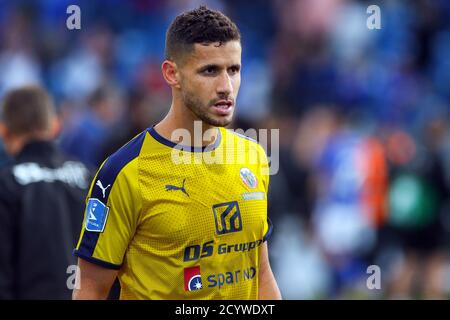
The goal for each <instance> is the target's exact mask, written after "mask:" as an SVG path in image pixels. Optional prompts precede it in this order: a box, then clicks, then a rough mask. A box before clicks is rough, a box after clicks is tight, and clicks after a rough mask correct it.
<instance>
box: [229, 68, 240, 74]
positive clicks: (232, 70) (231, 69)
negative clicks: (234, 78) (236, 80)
mask: <svg viewBox="0 0 450 320" xmlns="http://www.w3.org/2000/svg"><path fill="white" fill-rule="evenodd" d="M238 72H239V68H237V67H232V68H230V73H231V74H235V73H238Z"/></svg>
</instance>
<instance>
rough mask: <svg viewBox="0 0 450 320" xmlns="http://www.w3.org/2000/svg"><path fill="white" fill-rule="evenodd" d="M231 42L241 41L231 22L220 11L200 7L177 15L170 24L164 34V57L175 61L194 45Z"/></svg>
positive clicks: (235, 27)
mask: <svg viewBox="0 0 450 320" xmlns="http://www.w3.org/2000/svg"><path fill="white" fill-rule="evenodd" d="M232 40H238V41H240V40H241V34H240V32H239V29H238V27H237V26H236V25H235V24H234V23H233V21H231V20H230V18H228V17H227V16H226V15H224V14H223V13H222V12H220V11H215V10H211V9H209V8H207V7H206V6H200V7H198V8H197V9H194V10H190V11H186V12H184V13H182V14H180V15H178V16H177V17H176V18H175V20H174V21H173V22H172V24H171V25H170V27H169V29H168V30H167V33H166V50H165V56H166V59H168V60H173V61H175V60H177V59H179V58H180V57H181V56H182V55H183V54H185V53H188V52H191V51H192V50H193V48H194V44H195V43H202V44H209V43H214V42H219V43H220V44H222V43H225V42H228V41H232Z"/></svg>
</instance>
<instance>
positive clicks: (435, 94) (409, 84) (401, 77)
mask: <svg viewBox="0 0 450 320" xmlns="http://www.w3.org/2000/svg"><path fill="white" fill-rule="evenodd" d="M71 4H77V5H78V6H80V8H81V30H68V29H67V27H66V19H67V18H68V16H69V14H67V13H66V9H67V7H68V6H69V5H71ZM200 4H207V5H208V6H209V7H211V8H213V9H219V10H222V11H223V12H225V13H226V14H227V15H229V16H230V17H231V18H232V19H233V20H234V21H235V22H236V23H237V25H238V26H239V28H240V30H241V33H242V38H243V40H242V41H243V68H242V85H241V91H240V94H239V98H238V103H237V117H236V121H235V123H234V124H233V127H234V128H242V129H244V130H246V129H248V128H256V129H259V128H267V129H271V128H273V129H280V156H279V159H280V170H279V172H278V173H277V174H276V175H274V176H272V177H271V190H270V197H269V206H270V208H269V216H270V217H271V219H272V221H273V223H274V226H275V230H274V234H273V237H272V238H271V239H270V242H269V246H270V254H271V263H272V268H273V270H274V273H275V276H276V278H277V280H278V284H279V286H280V289H281V292H282V295H283V297H284V298H285V299H429V298H445V299H447V298H449V297H450V256H449V246H450V139H449V138H450V125H449V112H450V59H449V57H450V19H449V17H450V2H448V1H445V0H418V1H400V0H385V1H350V0H273V1H269V0H252V1H243V0H240V1H239V0H215V1H205V0H204V1H196V0H183V1H181V0H180V1H175V0H174V1H170V0H166V1H163V0H127V1H125V0H109V1H92V0H89V1H88V0H86V1H75V0H70V1H66V0H36V1H21V0H15V1H5V0H0V98H1V97H3V96H4V94H5V92H7V91H8V90H10V89H12V88H16V87H18V86H21V85H25V84H41V85H43V86H45V87H46V88H47V89H48V90H49V91H50V92H51V94H52V96H53V97H54V99H55V102H56V104H57V108H58V112H59V115H60V117H61V119H62V121H63V127H62V128H63V130H62V132H61V135H60V137H59V139H58V143H59V144H60V146H61V147H62V148H63V150H64V151H65V152H66V153H68V154H69V155H71V156H73V157H77V158H79V159H80V160H82V161H83V162H84V163H86V164H87V165H89V166H90V167H92V168H94V169H95V168H98V166H99V164H100V163H101V162H102V161H103V160H104V159H105V158H106V157H107V156H108V155H109V154H111V153H112V152H113V151H115V150H116V149H117V148H118V147H120V146H121V145H123V144H124V143H126V142H127V141H128V140H129V139H131V138H132V137H133V136H134V135H136V134H137V133H138V132H140V131H142V130H144V129H145V128H147V127H148V126H150V125H152V124H155V123H156V122H157V121H158V120H160V119H161V118H162V117H163V115H164V114H165V113H166V112H167V111H168V108H169V107H170V99H171V96H170V90H169V88H168V86H167V85H166V84H165V82H164V80H163V78H162V76H161V72H160V65H161V62H162V61H163V51H164V37H165V31H166V29H167V27H168V26H169V24H170V22H171V21H172V19H173V18H174V17H175V16H176V15H177V14H179V13H180V12H182V11H184V10H186V9H190V8H194V7H196V6H198V5H200ZM371 4H376V5H378V6H379V7H380V9H381V29H379V30H376V29H375V30H369V29H368V28H367V26H366V20H367V18H368V17H369V16H370V14H368V13H366V9H367V7H368V6H369V5H371ZM0 144H1V143H0ZM0 150H1V147H0ZM268 152H269V155H270V150H268ZM7 161H8V159H7V156H6V155H5V154H4V152H3V151H0V166H1V165H2V164H4V163H6V162H7ZM0 188H1V186H0ZM82 214H83V213H82V212H80V215H82ZM370 265H377V266H379V268H380V271H381V285H380V286H381V288H380V289H369V288H368V287H367V280H368V277H369V276H370V275H371V273H368V272H367V269H368V267H369V266H370ZM369 282H370V281H369Z"/></svg>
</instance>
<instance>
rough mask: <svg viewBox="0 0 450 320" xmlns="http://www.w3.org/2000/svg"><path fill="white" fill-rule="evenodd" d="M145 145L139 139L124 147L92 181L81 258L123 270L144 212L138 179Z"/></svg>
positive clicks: (77, 251)
mask: <svg viewBox="0 0 450 320" xmlns="http://www.w3.org/2000/svg"><path fill="white" fill-rule="evenodd" d="M141 140H143V137H141ZM141 145H142V141H139V137H137V138H135V139H134V140H132V141H131V142H130V143H128V144H127V145H125V146H124V147H122V148H121V149H120V150H119V151H118V152H116V153H115V154H113V155H112V156H111V157H109V158H108V159H107V160H106V161H105V162H104V163H103V165H102V166H101V168H100V169H99V171H98V172H97V175H96V176H95V178H94V180H93V181H92V183H91V187H90V190H89V193H88V196H87V198H86V208H85V212H84V222H83V226H82V230H81V234H80V238H79V241H78V244H77V246H76V248H75V250H74V254H75V255H76V256H78V257H79V258H82V259H84V260H87V261H89V262H91V263H95V264H97V265H100V266H102V267H105V268H109V269H120V267H121V265H122V262H123V258H124V256H125V253H126V250H127V248H128V245H129V242H130V241H131V239H132V237H133V235H134V233H135V230H136V228H137V225H138V220H139V216H140V212H141V206H142V201H141V194H140V186H139V178H138V155H139V152H140V148H141Z"/></svg>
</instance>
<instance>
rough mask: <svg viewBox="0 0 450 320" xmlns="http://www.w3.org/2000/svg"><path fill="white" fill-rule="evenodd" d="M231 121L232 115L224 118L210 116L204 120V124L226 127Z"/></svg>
mask: <svg viewBox="0 0 450 320" xmlns="http://www.w3.org/2000/svg"><path fill="white" fill-rule="evenodd" d="M232 121H233V117H226V118H219V119H218V118H210V119H208V121H204V122H205V123H206V124H208V125H210V126H214V127H226V126H228V125H229V124H230V123H231V122H232Z"/></svg>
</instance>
